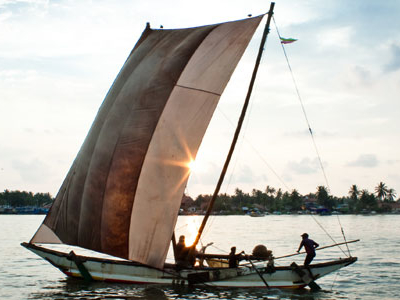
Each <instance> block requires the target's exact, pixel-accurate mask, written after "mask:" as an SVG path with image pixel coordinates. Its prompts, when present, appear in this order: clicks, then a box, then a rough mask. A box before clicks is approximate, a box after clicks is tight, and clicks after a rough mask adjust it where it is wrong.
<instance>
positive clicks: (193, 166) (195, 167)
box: [188, 160, 198, 172]
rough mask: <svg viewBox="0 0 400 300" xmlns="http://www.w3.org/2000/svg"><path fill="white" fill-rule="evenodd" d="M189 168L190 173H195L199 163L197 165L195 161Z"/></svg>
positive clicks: (190, 163) (191, 162) (189, 164)
mask: <svg viewBox="0 0 400 300" xmlns="http://www.w3.org/2000/svg"><path fill="white" fill-rule="evenodd" d="M188 167H189V169H190V172H193V171H195V170H196V169H197V168H198V166H197V163H196V161H195V160H191V161H190V162H189V163H188Z"/></svg>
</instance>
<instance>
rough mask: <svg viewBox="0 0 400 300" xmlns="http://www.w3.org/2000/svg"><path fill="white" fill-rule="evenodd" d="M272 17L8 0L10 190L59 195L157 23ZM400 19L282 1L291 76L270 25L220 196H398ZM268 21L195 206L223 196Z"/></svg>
mask: <svg viewBox="0 0 400 300" xmlns="http://www.w3.org/2000/svg"><path fill="white" fill-rule="evenodd" d="M268 9H269V2H266V1H258V0H252V1H242V0H240V1H237V0H221V1H211V0H203V1H174V0H171V1H158V0H155V1H136V0H131V1H123V0H118V1H87V0H80V1H78V0H58V1H42V0H16V1H14V0H0V138H1V142H0V191H3V190H5V189H8V190H20V191H32V192H33V193H37V192H43V193H47V192H49V193H50V194H52V195H53V196H55V195H56V193H57V191H58V189H59V187H60V186H61V183H62V181H63V180H64V177H65V176H66V174H67V172H68V170H69V168H70V166H71V164H72V161H73V160H74V158H75V156H76V154H77V152H78V150H79V148H80V146H81V144H82V143H83V140H84V138H85V137H86V134H87V132H88V130H89V128H90V125H91V123H92V122H93V120H94V117H95V115H96V113H97V110H98V108H99V107H100V104H101V102H102V101H103V99H104V97H105V95H106V93H107V91H108V89H109V88H110V86H111V84H112V82H113V80H114V79H115V77H116V76H117V74H118V72H119V70H120V68H121V67H122V65H123V63H124V61H125V60H126V58H127V56H128V55H129V53H130V51H131V49H132V48H133V46H134V45H135V43H136V41H137V39H138V38H139V36H140V34H141V33H142V31H143V30H144V27H145V25H146V22H150V24H151V26H152V27H154V28H159V26H160V25H163V27H164V28H168V29H169V28H184V27H193V26H200V25H205V24H214V23H219V22H223V21H231V20H236V19H242V18H246V17H247V15H248V14H252V15H259V14H262V13H265V12H267V11H268ZM399 15H400V2H399V1H390V0H389V1H372V0H354V1H344V0H323V1H321V0H307V1H296V0H277V1H276V5H275V15H274V17H275V21H276V25H277V27H278V29H279V32H280V34H281V36H282V37H285V38H289V37H290V38H296V39H298V41H296V42H295V43H293V44H289V45H286V46H285V50H286V53H287V57H288V60H289V63H290V66H291V69H292V72H293V73H292V74H293V77H292V75H291V72H290V70H289V68H288V65H287V62H286V60H285V56H284V54H283V51H282V47H281V45H280V42H279V39H278V35H277V30H276V27H275V24H272V25H271V32H270V35H269V36H268V40H267V44H266V46H265V51H264V56H263V59H262V64H261V66H260V70H259V74H258V77H257V80H256V84H255V88H254V91H253V96H252V99H251V104H250V107H249V111H248V114H247V116H246V121H245V124H244V127H243V131H242V135H241V138H240V140H239V142H238V145H237V147H236V151H235V154H234V157H233V159H232V162H231V165H230V167H229V170H228V173H227V175H226V179H225V182H224V185H223V186H222V188H221V192H223V193H230V194H232V193H233V192H234V190H235V189H236V188H239V189H241V190H242V191H244V192H248V193H251V191H252V190H253V189H258V190H262V191H264V190H265V188H266V186H267V185H269V186H272V187H274V188H276V189H278V188H281V189H282V190H283V191H292V190H293V189H296V190H298V191H299V192H300V193H301V194H308V193H310V192H315V191H316V189H317V187H318V186H320V185H324V186H327V187H328V188H329V190H330V193H331V194H332V195H335V196H346V195H347V194H348V191H349V189H350V187H351V185H353V184H356V185H357V186H358V188H359V189H360V190H362V189H367V190H368V191H369V192H373V191H374V189H375V187H376V186H377V185H378V183H379V182H381V181H382V182H384V183H385V184H386V185H387V187H388V188H393V189H394V190H395V191H396V192H397V193H400V139H399V137H400V117H399V115H400V30H399V28H400V18H398V16H399ZM265 20H266V18H265ZM265 20H264V22H265ZM264 22H263V24H262V26H260V28H259V30H258V31H257V32H256V34H255V36H254V38H253V40H252V42H251V43H250V45H249V48H248V49H247V51H246V53H245V54H244V56H243V59H242V61H241V62H240V64H239V65H238V68H237V72H235V74H234V75H233V76H232V78H231V81H230V83H229V84H228V87H227V88H226V90H225V93H224V95H223V96H222V97H221V100H220V105H219V106H218V108H217V110H216V111H215V114H214V118H213V120H212V121H211V123H210V126H209V128H208V130H207V133H206V136H205V137H204V140H203V143H202V146H201V147H200V149H199V152H198V156H197V159H196V167H195V168H194V169H193V171H192V174H191V177H190V179H189V182H188V185H187V188H186V193H187V194H188V195H190V196H192V197H194V198H195V197H196V196H197V195H199V194H211V193H213V191H214V188H215V185H216V183H217V180H218V176H219V173H220V171H221V169H222V165H223V162H224V159H225V156H226V154H227V152H228V148H229V144H230V140H231V139H232V136H233V133H234V130H235V124H236V123H237V119H238V115H239V113H240V109H241V105H242V104H243V101H244V98H245V95H246V92H247V87H248V83H249V80H250V76H251V72H252V68H253V66H254V62H255V57H256V54H257V50H258V47H259V42H260V39H261V33H262V29H263V28H262V27H263V26H264ZM293 78H294V80H295V82H296V84H297V88H298V91H299V94H300V96H301V100H302V103H303V105H304V110H305V112H306V116H307V119H308V121H309V124H310V125H311V128H312V131H313V133H314V140H315V143H316V146H317V149H318V153H319V155H320V159H321V162H322V165H323V167H324V171H325V175H326V176H324V174H323V172H322V169H321V167H320V164H319V159H318V156H317V153H316V150H315V148H314V144H313V141H312V139H311V137H310V134H309V132H308V125H307V122H306V119H305V115H304V113H303V110H302V106H301V103H300V101H299V97H298V95H297V93H296V88H295V85H294V81H293ZM325 177H326V180H325Z"/></svg>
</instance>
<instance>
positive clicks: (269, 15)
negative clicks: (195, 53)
mask: <svg viewBox="0 0 400 300" xmlns="http://www.w3.org/2000/svg"><path fill="white" fill-rule="evenodd" d="M274 6H275V2H271V6H270V8H269V12H268V19H267V23H266V24H265V28H264V32H263V36H262V39H261V43H260V48H259V50H258V55H257V59H256V63H255V66H254V70H253V75H252V76H251V80H250V85H249V88H248V91H247V96H246V99H245V101H244V104H243V108H242V113H241V114H240V118H239V121H238V125H237V127H236V131H235V135H234V137H233V140H232V143H231V147H230V149H229V153H228V156H227V157H226V160H225V164H224V167H223V169H222V171H221V175H220V177H219V180H218V183H217V186H216V187H215V191H214V194H213V196H212V198H211V200H210V203H209V204H208V207H207V211H206V214H205V216H204V218H203V221H202V223H201V225H200V228H199V231H198V233H197V236H196V239H195V241H194V243H193V245H192V247H193V248H192V249H194V248H195V247H196V245H197V244H198V242H199V240H200V237H201V234H202V233H203V230H204V227H205V226H206V223H207V220H208V217H209V216H210V214H211V211H212V209H213V206H214V203H215V200H216V199H217V196H218V193H219V190H220V188H221V185H222V182H223V181H224V178H225V174H226V171H227V170H228V166H229V163H230V161H231V158H232V154H233V151H234V150H235V146H236V142H237V140H238V138H239V133H240V130H241V128H242V124H243V121H244V117H245V115H246V110H247V107H248V105H249V102H250V96H251V93H252V91H253V86H254V81H255V79H256V75H257V71H258V67H259V65H260V61H261V57H262V53H263V50H264V45H265V42H266V40H267V35H268V33H269V25H270V23H271V18H272V15H273V11H274Z"/></svg>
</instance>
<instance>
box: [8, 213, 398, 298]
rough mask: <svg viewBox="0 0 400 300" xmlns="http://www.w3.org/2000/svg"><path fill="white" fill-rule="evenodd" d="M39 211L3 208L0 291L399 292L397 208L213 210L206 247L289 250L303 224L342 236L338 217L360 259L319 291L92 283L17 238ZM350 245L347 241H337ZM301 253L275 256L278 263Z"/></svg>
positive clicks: (191, 225)
mask: <svg viewBox="0 0 400 300" xmlns="http://www.w3.org/2000/svg"><path fill="white" fill-rule="evenodd" d="M42 220H43V216H17V215H0V224H1V230H0V241H1V242H0V299H307V300H308V299H380V300H384V299H399V297H400V255H399V249H400V237H399V228H400V215H375V216H361V215H346V216H339V219H338V217H337V216H323V217H322V216H318V217H314V218H313V217H312V216H303V215H299V216H289V215H284V216H283V215H282V216H275V215H273V216H272V215H269V216H265V217H259V218H252V217H248V216H216V217H212V218H211V219H210V222H209V224H210V225H211V226H209V227H208V228H207V229H206V231H205V234H204V236H203V238H202V242H203V243H204V244H206V243H209V242H213V243H214V244H213V245H212V246H210V247H209V248H208V249H207V252H209V253H210V252H219V253H226V252H228V251H229V249H230V247H231V246H233V245H234V246H236V247H237V249H238V250H239V251H241V250H244V251H245V252H247V253H251V251H252V249H253V247H254V246H255V245H257V244H264V245H266V246H267V247H268V249H271V250H273V253H274V255H275V256H276V257H278V256H281V255H285V254H291V253H294V252H295V251H296V250H297V247H298V244H299V242H300V234H302V233H303V232H308V233H309V234H310V237H311V238H313V239H314V240H315V241H317V242H318V243H319V244H320V245H321V246H325V245H330V244H333V243H334V242H333V241H332V239H333V240H335V241H337V242H342V241H343V237H342V234H341V231H340V225H339V221H340V223H341V225H342V227H343V229H344V232H345V234H346V238H347V240H353V239H360V240H361V241H360V242H358V243H354V244H350V245H349V247H350V251H351V254H352V255H353V256H357V257H358V258H359V261H358V262H356V263H355V264H353V265H351V266H349V267H347V268H344V269H342V270H340V271H339V272H337V273H333V274H331V275H328V276H326V277H324V278H322V279H320V280H319V281H318V284H319V285H320V286H321V287H322V288H323V290H322V291H320V292H316V293H313V292H310V291H309V290H301V291H285V290H267V289H215V288H205V287H196V288H190V287H186V288H180V289H177V288H172V287H169V286H142V285H126V284H108V283H107V284H106V283H91V284H86V283H84V282H82V281H80V280H74V279H67V278H66V277H65V276H64V274H62V273H61V272H60V271H58V270H57V269H55V268H54V267H52V266H51V265H50V264H48V263H47V262H45V261H44V260H42V259H41V258H39V257H37V256H36V255H34V254H33V253H31V252H30V251H28V250H26V249H25V248H23V247H21V246H20V243H21V242H23V241H29V239H30V238H31V236H32V235H33V234H34V232H35V231H36V229H37V227H38V226H39V225H40V223H41V222H42ZM200 221H201V218H200V217H191V216H183V217H180V218H179V219H178V224H177V235H179V234H185V235H186V236H187V238H190V237H191V235H192V234H193V232H194V230H195V228H196V227H197V226H198V224H199V223H200ZM328 234H329V235H328ZM342 250H343V252H344V253H347V249H346V247H342ZM343 252H342V251H341V250H340V249H338V248H336V247H335V248H329V249H326V250H321V251H319V252H317V257H316V259H315V260H316V261H323V260H325V259H331V258H338V257H344V256H345V254H344V253H343ZM303 259H304V256H302V255H299V256H294V257H291V258H290V259H286V261H285V260H276V264H277V265H285V264H288V263H291V262H292V261H296V262H297V263H302V261H303Z"/></svg>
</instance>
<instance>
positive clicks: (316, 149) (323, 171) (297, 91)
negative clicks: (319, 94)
mask: <svg viewBox="0 0 400 300" xmlns="http://www.w3.org/2000/svg"><path fill="white" fill-rule="evenodd" d="M272 20H273V21H274V25H275V29H276V32H277V34H278V37H279V40H281V35H280V34H279V30H278V26H277V25H276V22H275V18H274V17H273V16H272ZM281 46H282V50H283V54H284V55H285V58H286V63H287V65H288V67H289V71H290V75H291V76H292V80H293V84H294V87H295V89H296V93H297V97H298V99H299V101H300V105H301V109H302V110H303V114H304V118H305V120H306V123H307V127H308V131H309V132H310V135H311V139H312V141H313V144H314V149H315V152H316V153H317V157H318V161H319V164H320V166H321V170H322V173H323V174H324V178H325V182H326V186H327V187H328V189H330V188H329V183H328V178H327V177H326V174H325V169H324V166H323V164H322V160H321V156H320V154H319V151H318V147H317V144H316V142H315V139H314V134H313V131H312V130H311V125H310V122H309V121H308V117H307V113H306V110H305V108H304V105H303V100H302V99H301V96H300V92H299V89H298V87H297V83H296V80H295V78H294V75H293V71H292V67H291V66H290V63H289V59H288V56H287V54H286V50H285V46H284V45H283V43H281Z"/></svg>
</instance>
